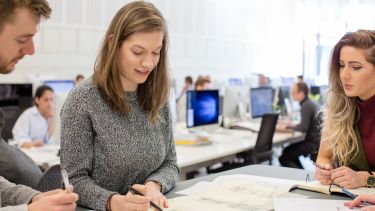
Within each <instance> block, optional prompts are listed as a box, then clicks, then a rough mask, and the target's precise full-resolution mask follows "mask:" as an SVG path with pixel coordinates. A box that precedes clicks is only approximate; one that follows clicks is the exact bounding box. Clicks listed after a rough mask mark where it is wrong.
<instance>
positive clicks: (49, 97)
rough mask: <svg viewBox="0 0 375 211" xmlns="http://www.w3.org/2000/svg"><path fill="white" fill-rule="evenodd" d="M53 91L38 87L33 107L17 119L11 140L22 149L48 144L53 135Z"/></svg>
mask: <svg viewBox="0 0 375 211" xmlns="http://www.w3.org/2000/svg"><path fill="white" fill-rule="evenodd" d="M53 97H54V94H53V89H52V88H51V87H49V86H45V85H43V86H40V87H38V89H37V90H36V93H35V106H33V107H31V108H28V109H26V110H25V111H24V112H23V113H22V114H21V116H20V117H19V118H18V119H17V122H16V123H15V125H14V127H13V130H12V133H13V139H14V140H15V141H18V142H20V146H21V147H23V148H30V147H40V146H43V145H44V144H49V143H50V140H51V136H52V133H53V129H54V126H53V123H54V120H53V116H54V115H53Z"/></svg>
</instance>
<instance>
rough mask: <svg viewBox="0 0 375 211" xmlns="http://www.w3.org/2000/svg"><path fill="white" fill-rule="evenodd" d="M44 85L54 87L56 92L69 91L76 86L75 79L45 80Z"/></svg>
mask: <svg viewBox="0 0 375 211" xmlns="http://www.w3.org/2000/svg"><path fill="white" fill-rule="evenodd" d="M44 85H47V86H49V87H51V88H52V89H53V92H54V93H55V94H58V93H69V92H70V90H72V89H73V87H74V81H73V80H47V81H44Z"/></svg>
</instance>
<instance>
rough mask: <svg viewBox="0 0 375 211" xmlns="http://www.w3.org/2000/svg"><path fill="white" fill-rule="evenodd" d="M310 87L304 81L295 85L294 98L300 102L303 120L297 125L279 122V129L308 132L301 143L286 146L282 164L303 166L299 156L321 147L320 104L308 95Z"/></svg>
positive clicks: (313, 152) (294, 166)
mask: <svg viewBox="0 0 375 211" xmlns="http://www.w3.org/2000/svg"><path fill="white" fill-rule="evenodd" d="M308 92H309V89H308V87H307V85H306V84H305V83H304V82H298V83H296V84H294V85H293V88H292V98H293V100H295V101H298V102H300V105H301V122H300V123H299V124H297V125H291V124H279V125H278V126H277V129H276V130H277V131H279V132H282V131H284V132H285V131H299V132H304V133H306V136H305V140H304V141H302V142H299V143H295V144H291V145H289V146H288V147H286V148H285V149H284V151H283V154H282V155H281V156H280V158H279V161H280V164H281V165H282V166H286V167H293V168H303V167H302V165H301V163H300V161H299V159H298V158H299V156H301V155H305V156H306V155H312V157H314V155H315V154H316V152H317V151H318V149H319V143H320V121H319V120H320V118H319V116H318V109H319V107H318V105H317V104H316V103H314V102H313V101H311V100H310V99H309V98H308V97H307V96H308Z"/></svg>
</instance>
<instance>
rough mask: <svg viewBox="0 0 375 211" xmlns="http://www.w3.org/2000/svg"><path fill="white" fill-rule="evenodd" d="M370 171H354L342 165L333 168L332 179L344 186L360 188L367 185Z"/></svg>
mask: <svg viewBox="0 0 375 211" xmlns="http://www.w3.org/2000/svg"><path fill="white" fill-rule="evenodd" d="M367 177H368V173H367V172H365V171H353V170H352V169H351V168H349V167H346V166H342V167H339V168H337V169H333V170H332V175H331V180H332V181H333V183H335V184H337V185H339V186H340V187H343V188H358V187H363V186H366V181H367Z"/></svg>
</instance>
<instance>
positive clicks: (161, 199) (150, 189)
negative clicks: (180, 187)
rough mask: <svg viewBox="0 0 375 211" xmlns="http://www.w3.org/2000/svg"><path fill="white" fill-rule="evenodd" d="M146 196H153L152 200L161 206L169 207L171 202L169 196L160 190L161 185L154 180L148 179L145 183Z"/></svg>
mask: <svg viewBox="0 0 375 211" xmlns="http://www.w3.org/2000/svg"><path fill="white" fill-rule="evenodd" d="M145 187H146V196H148V197H150V198H151V201H152V202H154V203H155V204H156V205H158V206H159V207H160V208H168V207H169V204H168V201H167V198H165V196H164V195H163V194H162V193H161V192H160V191H161V187H160V185H159V184H158V183H156V182H154V181H148V182H146V184H145Z"/></svg>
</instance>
